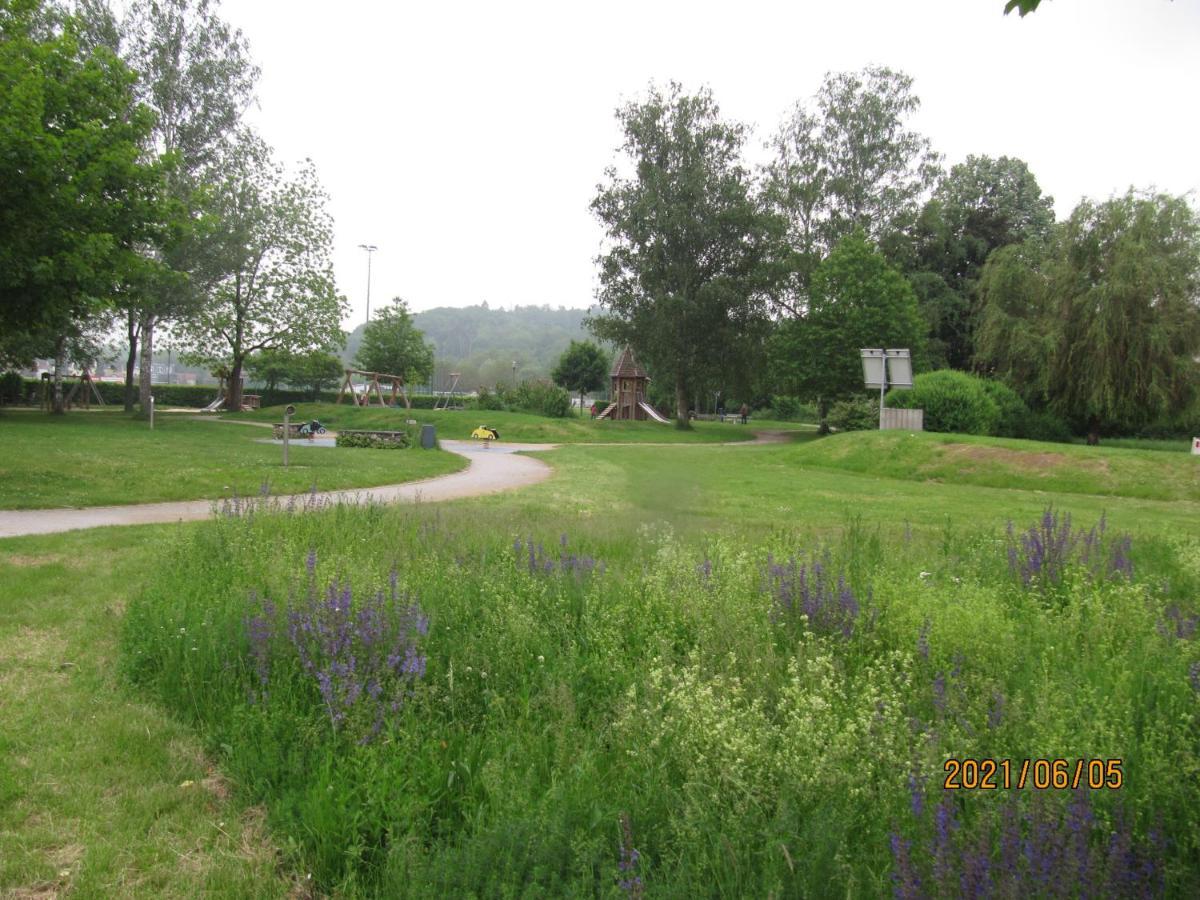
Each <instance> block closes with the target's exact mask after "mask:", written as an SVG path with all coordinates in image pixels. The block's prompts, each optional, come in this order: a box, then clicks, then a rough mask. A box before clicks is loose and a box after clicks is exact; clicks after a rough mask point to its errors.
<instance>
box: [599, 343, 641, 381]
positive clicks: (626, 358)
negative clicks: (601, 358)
mask: <svg viewBox="0 0 1200 900" xmlns="http://www.w3.org/2000/svg"><path fill="white" fill-rule="evenodd" d="M609 376H610V377H612V378H649V377H650V376H649V375H647V374H646V370H645V369H643V368H642V367H641V366H639V365H638V363H637V360H636V359H634V358H633V348H632V347H629V346H626V347H625V349H624V350H622V351H621V355H620V356H618V357H617V361H616V362H615V363H613V367H612V372H610V373H609Z"/></svg>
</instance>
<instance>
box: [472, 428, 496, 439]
mask: <svg viewBox="0 0 1200 900" xmlns="http://www.w3.org/2000/svg"><path fill="white" fill-rule="evenodd" d="M471 437H472V438H473V439H475V440H477V441H498V440H500V432H498V431H497V430H496V429H495V428H488V427H487V426H486V425H480V426H479V427H478V428H476V429H475V430H474V431H472V432H471Z"/></svg>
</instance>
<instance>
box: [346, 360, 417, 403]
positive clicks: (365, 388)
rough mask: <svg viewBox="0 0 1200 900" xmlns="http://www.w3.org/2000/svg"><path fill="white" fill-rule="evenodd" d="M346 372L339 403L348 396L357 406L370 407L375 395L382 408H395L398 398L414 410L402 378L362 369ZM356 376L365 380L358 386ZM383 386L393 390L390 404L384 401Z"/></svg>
mask: <svg viewBox="0 0 1200 900" xmlns="http://www.w3.org/2000/svg"><path fill="white" fill-rule="evenodd" d="M345 371H346V379H345V380H344V381H343V382H342V387H341V390H339V391H338V397H337V402H338V403H341V402H342V397H346V396H348V397H349V398H350V402H351V403H353V404H354V405H355V406H364V407H365V406H370V405H371V397H372V395H373V396H374V397H375V398H376V399H377V400H378V401H379V405H380V406H395V405H396V400H397V398H401V399H403V400H404V408H405V409H412V404H411V403H410V402H409V399H408V391H407V390H405V387H404V378H403V377H402V376H400V375H386V374H383V373H381V372H364V371H363V370H362V369H346V370H345ZM356 376H357V377H359V378H362V379H364V382H363V383H362V384H360V385H356V384H355V383H354V378H355V377H356ZM383 384H388V385H390V386H391V388H392V392H391V402H390V403H388V402H386V401H385V400H384V399H383V387H382V385H383Z"/></svg>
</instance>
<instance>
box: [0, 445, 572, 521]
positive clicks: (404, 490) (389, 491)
mask: <svg viewBox="0 0 1200 900" xmlns="http://www.w3.org/2000/svg"><path fill="white" fill-rule="evenodd" d="M441 445H442V449H444V450H448V451H450V452H451V453H457V454H459V455H460V456H465V457H466V458H467V459H468V460H470V462H471V464H470V465H469V466H468V467H467V468H465V469H463V470H462V471H461V472H454V473H452V474H450V475H439V476H437V477H436V478H427V479H425V480H424V481H411V482H408V483H407V484H388V485H383V486H382V487H372V488H355V489H351V490H345V491H322V492H320V493H319V494H318V496H320V497H326V498H329V499H330V500H334V501H336V500H340V499H355V498H357V499H358V500H360V501H372V502H376V503H404V502H416V501H421V502H425V503H432V502H436V501H439V500H457V499H459V498H462V497H478V496H481V495H483V494H495V493H498V492H500V491H507V490H513V489H514V488H519V487H525V486H526V485H530V484H536V483H537V482H539V481H544V480H545V479H547V478H549V477H550V474H551V472H552V471H553V470H552V469H551V468H550V466H548V465H547V464H546V463H544V462H542V461H541V460H540V459H534V458H533V457H531V456H521V455H518V453H517V451H519V450H552V449H553V448H554V445H553V444H507V445H505V444H496V445H493V446H491V447H488V446H486V445H481V444H477V443H471V442H470V441H442V442H441ZM304 496H307V495H304ZM213 506H214V501H212V500H181V501H177V502H172V503H134V504H130V505H128V506H91V507H86V508H84V509H17V510H0V538H6V537H17V536H19V535H26V534H52V533H54V532H59V531H73V530H75V529H77V528H100V527H103V526H107V525H152V524H156V523H169V522H191V521H195V520H197V519H207V518H208V517H209V516H211V515H212V513H213Z"/></svg>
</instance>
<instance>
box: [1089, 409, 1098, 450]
mask: <svg viewBox="0 0 1200 900" xmlns="http://www.w3.org/2000/svg"><path fill="white" fill-rule="evenodd" d="M1087 442H1088V446H1089V447H1095V446H1097V445H1098V444H1099V443H1100V418H1099V417H1098V416H1092V417H1091V418H1090V419H1088V435H1087Z"/></svg>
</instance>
